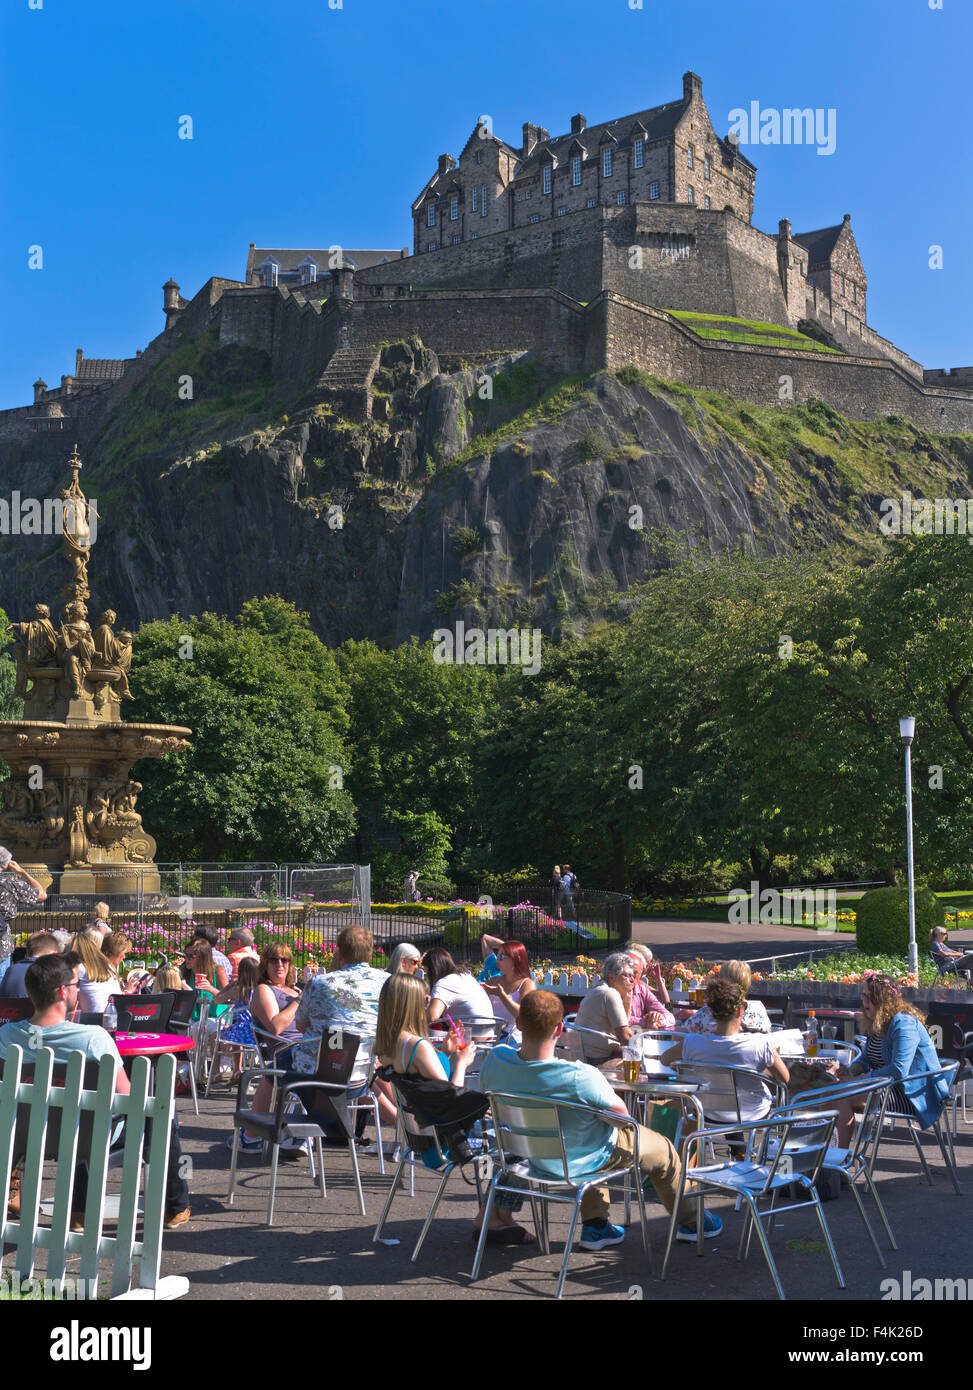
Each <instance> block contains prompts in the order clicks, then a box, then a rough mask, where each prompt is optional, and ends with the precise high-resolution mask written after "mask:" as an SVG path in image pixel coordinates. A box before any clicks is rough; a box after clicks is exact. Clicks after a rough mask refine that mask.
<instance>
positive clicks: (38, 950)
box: [0, 931, 59, 999]
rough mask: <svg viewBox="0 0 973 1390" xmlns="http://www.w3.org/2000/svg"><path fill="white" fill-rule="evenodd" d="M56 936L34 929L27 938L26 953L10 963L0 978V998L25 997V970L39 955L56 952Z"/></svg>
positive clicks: (48, 954) (51, 954) (49, 954)
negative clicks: (21, 958)
mask: <svg viewBox="0 0 973 1390" xmlns="http://www.w3.org/2000/svg"><path fill="white" fill-rule="evenodd" d="M58 949H59V948H58V944H57V938H56V937H54V936H52V935H51V933H50V932H47V931H35V932H34V934H33V936H29V937H28V938H27V955H26V957H25V958H24V959H23V960H20V961H18V962H17V964H16V965H12V966H11V967H10V969H9V970H8V971H7V973H6V975H4V977H3V979H2V980H0V999H26V998H27V986H26V985H25V984H24V977H25V976H26V974H27V971H28V970H29V969H30V967H31V966H32V965H33V964H34V961H35V960H39V959H40V957H41V956H53V955H56V954H57V952H58Z"/></svg>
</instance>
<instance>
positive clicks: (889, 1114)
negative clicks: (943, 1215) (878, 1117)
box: [885, 1061, 963, 1197]
mask: <svg viewBox="0 0 973 1390" xmlns="http://www.w3.org/2000/svg"><path fill="white" fill-rule="evenodd" d="M959 1069H960V1063H959V1062H958V1061H952V1062H949V1061H947V1062H943V1063H942V1064H941V1066H940V1067H939V1069H938V1072H936V1071H919V1072H913V1073H912V1074H911V1075H910V1076H909V1078H908V1079H909V1080H910V1081H924V1080H926V1079H927V1078H928V1077H930V1076H936V1075H939V1074H941V1075H943V1076H945V1077H946V1079H947V1081H948V1082H949V1085H950V1087H952V1085H953V1082H954V1081H955V1079H956V1075H957V1073H958V1072H959ZM947 1094H948V1093H947ZM947 1105H948V1100H947ZM944 1114H946V1106H944V1107H943V1110H942V1111H941V1112H940V1114H939V1115H937V1116H936V1121H935V1123H934V1124H933V1125H932V1127H931V1128H932V1131H933V1134H934V1135H935V1138H936V1142H937V1143H938V1144H939V1150H940V1153H941V1154H942V1156H943V1162H944V1163H945V1165H946V1172H947V1173H948V1174H949V1178H950V1181H951V1182H952V1184H953V1191H954V1192H955V1193H956V1195H957V1196H958V1197H961V1196H962V1195H963V1194H962V1192H961V1190H960V1185H959V1175H958V1173H957V1171H956V1154H955V1152H954V1150H953V1135H952V1131H951V1130H950V1127H949V1117H948V1115H947V1117H946V1123H945V1125H944V1124H943V1115H944ZM885 1119H886V1120H891V1121H892V1122H893V1126H892V1133H891V1134H890V1135H889V1136H888V1137H889V1138H890V1139H896V1138H897V1135H896V1134H895V1122H896V1121H898V1120H903V1121H904V1122H905V1126H906V1129H907V1130H908V1131H909V1136H910V1138H911V1139H912V1142H913V1144H915V1146H916V1153H917V1154H918V1155H919V1162H920V1163H921V1164H922V1171H923V1173H924V1174H925V1177H926V1181H927V1182H928V1183H929V1186H930V1187H932V1173H931V1172H930V1171H929V1164H928V1163H927V1162H926V1155H925V1153H924V1152H923V1148H922V1141H921V1139H920V1137H919V1136H920V1134H921V1133H922V1131H921V1130H920V1128H919V1117H918V1115H917V1114H916V1113H915V1111H914V1110H910V1111H909V1112H908V1113H906V1111H904V1110H890V1109H889V1108H888V1107H886V1110H885Z"/></svg>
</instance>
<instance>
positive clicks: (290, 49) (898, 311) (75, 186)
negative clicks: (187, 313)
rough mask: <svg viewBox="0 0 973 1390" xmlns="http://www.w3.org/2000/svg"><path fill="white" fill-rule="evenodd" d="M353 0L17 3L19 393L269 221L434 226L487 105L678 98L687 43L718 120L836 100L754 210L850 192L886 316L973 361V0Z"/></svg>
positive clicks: (232, 251)
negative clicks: (455, 159)
mask: <svg viewBox="0 0 973 1390" xmlns="http://www.w3.org/2000/svg"><path fill="white" fill-rule="evenodd" d="M336 2H337V0H330V3H329V0H273V3H270V4H268V3H266V2H265V0H264V2H263V3H259V4H258V3H255V0H125V2H124V3H122V0H85V3H83V4H82V3H80V0H42V5H43V8H41V9H30V8H29V7H28V6H29V3H30V0H7V2H6V4H5V6H4V10H3V15H2V18H0V62H2V65H3V78H4V80H3V83H2V84H0V115H2V121H3V132H4V139H3V141H2V145H0V151H2V153H0V169H2V173H0V179H2V184H0V188H2V194H3V196H2V201H0V238H2V245H3V255H2V257H0V288H2V296H3V298H2V302H3V304H4V308H5V315H4V320H5V322H4V327H5V331H4V333H3V334H2V341H0V406H9V405H19V404H24V403H26V402H28V401H29V400H30V399H31V389H30V388H31V383H32V382H33V381H34V379H35V378H36V377H37V376H38V375H42V376H43V377H44V379H45V380H46V381H47V382H48V384H49V385H56V384H58V383H59V381H60V376H61V374H62V373H64V372H70V371H72V370H73V366H74V351H75V348H77V347H82V348H83V349H84V351H85V354H86V355H87V356H89V357H128V356H132V355H133V354H134V352H135V349H136V348H138V347H142V346H144V345H145V343H146V342H148V341H149V340H150V339H151V338H152V337H154V336H155V335H156V334H157V333H158V332H160V331H161V329H162V326H163V322H164V320H163V315H162V290H161V286H162V284H163V282H164V281H165V280H166V279H168V277H169V276H170V274H171V275H173V276H174V277H175V278H176V280H177V281H178V282H179V284H180V286H181V287H182V292H183V294H184V295H185V296H187V297H190V296H192V295H193V294H195V293H196V291H197V290H198V289H199V287H200V286H201V285H202V284H203V282H204V281H205V280H206V279H207V278H208V277H209V276H210V275H225V276H229V277H232V278H242V276H243V272H244V266H245V261H246V253H247V246H248V243H249V242H250V241H255V242H256V243H257V245H258V246H259V245H271V246H274V245H276V246H288V245H294V246H326V245H330V244H331V243H334V242H337V243H340V244H342V245H345V246H351V247H368V246H383V247H399V246H405V245H410V244H411V227H410V221H409V205H410V203H411V201H412V199H413V198H414V197H415V195H416V194H417V192H418V191H419V189H420V188H421V187H422V185H423V184H424V183H425V181H426V179H427V178H428V177H429V175H430V173H431V172H432V170H433V169H434V167H435V162H436V157H437V155H438V154H439V153H440V152H443V151H446V150H448V151H450V152H451V153H453V154H458V153H459V150H460V148H461V146H462V145H463V143H464V142H465V139H466V137H467V136H468V134H469V132H470V130H471V128H472V127H473V125H474V124H475V122H476V119H477V117H478V116H480V115H481V114H484V113H485V114H489V115H490V116H491V117H492V118H493V123H494V128H495V130H496V131H497V133H498V134H499V135H501V136H503V137H504V138H505V139H507V140H509V141H510V143H512V144H515V145H519V143H520V130H521V126H522V124H523V122H524V121H525V120H531V121H534V122H536V123H537V124H540V125H544V126H546V127H547V128H548V129H549V130H550V131H551V133H552V135H553V134H557V133H561V132H563V131H564V130H566V129H567V128H568V127H569V123H570V118H571V116H572V115H573V114H574V112H576V111H583V112H584V113H585V115H586V116H587V117H588V120H589V122H595V121H599V120H605V119H608V118H610V117H612V116H620V115H624V114H626V113H627V112H630V111H635V110H639V109H641V108H644V107H646V106H652V105H656V104H659V103H662V102H664V101H671V100H675V99H677V98H679V97H680V96H681V92H682V74H683V72H685V71H686V70H687V69H690V68H691V69H693V70H694V71H695V72H698V73H699V74H700V76H701V77H702V79H703V95H704V98H705V100H706V103H707V106H708V108H709V112H710V116H711V118H712V120H713V123H714V125H715V126H716V128H717V130H718V131H719V133H720V134H725V133H726V131H727V129H728V126H729V113H730V111H731V110H732V109H733V108H735V107H745V108H749V105H750V103H751V102H752V101H754V100H756V101H758V102H759V103H760V105H761V107H762V108H765V107H785V106H790V107H807V106H811V107H814V108H818V107H821V108H825V109H827V108H834V109H835V111H836V113H837V114H836V132H837V145H836V150H835V153H834V154H833V155H830V156H821V155H818V154H817V153H816V151H815V150H814V149H813V148H809V147H798V146H791V147H783V146H780V147H775V146H759V147H757V148H752V147H751V148H747V147H745V153H747V154H748V156H749V157H750V158H751V159H753V161H754V163H755V164H756V165H757V168H758V175H757V203H756V208H755V213H754V222H755V224H756V225H757V226H759V227H761V228H763V229H764V230H765V231H775V230H776V227H777V222H778V219H779V218H780V217H783V216H788V217H790V219H791V221H792V223H793V226H794V229H795V230H796V231H803V230H809V229H812V228H816V227H822V226H829V225H832V224H834V223H836V222H840V220H841V217H842V215H843V214H844V213H846V212H850V213H851V215H852V225H853V228H854V231H855V234H856V237H857V238H858V243H859V247H860V250H861V252H862V257H863V259H864V262H865V268H866V272H867V274H868V278H869V320H870V322H871V323H872V325H873V327H874V328H876V329H877V331H878V332H880V333H883V334H885V336H887V337H889V338H891V339H892V340H893V341H894V342H896V343H897V344H898V345H899V346H900V347H902V348H904V349H905V350H906V351H907V352H909V353H911V354H912V355H913V356H914V357H917V358H918V359H919V360H920V361H921V362H923V363H924V364H925V365H926V366H931V367H937V366H965V365H969V364H971V363H973V275H971V273H970V265H969V261H968V256H969V251H968V246H969V231H968V229H969V225H970V217H971V213H973V192H971V185H970V180H969V174H968V169H967V151H968V149H969V132H970V130H971V129H973V99H971V87H973V82H971V80H970V77H969V74H968V71H967V64H968V60H969V55H970V54H971V53H973V4H971V3H970V0H941V4H942V9H931V8H930V0H815V3H814V4H813V5H810V6H806V5H792V6H781V5H778V4H773V3H770V2H769V0H734V3H732V4H727V3H726V0H679V3H678V4H674V3H667V4H661V3H659V0H643V4H644V8H642V9H641V10H639V9H633V8H631V6H632V4H634V3H636V0H584V2H582V0H556V2H555V0H531V3H529V4H523V3H514V0H479V3H477V4H463V3H461V0H424V3H421V4H418V3H415V0H412V3H408V4H405V3H401V2H400V0H342V8H341V9H332V8H330V4H334V3H336ZM33 3H34V4H37V3H39V0H33ZM932 3H934V4H936V3H940V0H932ZM183 115H190V116H192V118H193V126H194V138H193V139H192V140H191V141H188V140H180V139H178V138H177V130H178V122H179V118H180V117H181V116H183ZM34 245H40V246H41V247H42V248H43V258H44V265H43V269H40V270H30V269H28V248H29V247H30V246H34ZM931 245H939V246H942V248H943V261H944V264H943V269H942V270H931V269H930V268H929V247H930V246H931Z"/></svg>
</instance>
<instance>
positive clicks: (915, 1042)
mask: <svg viewBox="0 0 973 1390" xmlns="http://www.w3.org/2000/svg"><path fill="white" fill-rule="evenodd" d="M862 1013H863V1014H864V1015H865V1018H866V1020H867V1022H868V1044H867V1047H866V1049H865V1056H864V1062H865V1065H866V1067H867V1068H868V1077H869V1079H870V1080H873V1079H875V1078H877V1077H881V1076H889V1077H891V1078H892V1080H893V1081H894V1082H895V1085H894V1086H893V1087H892V1088H891V1090H890V1091H889V1109H890V1110H896V1111H901V1112H903V1113H904V1114H910V1113H914V1114H915V1115H916V1116H917V1117H918V1120H919V1127H920V1128H921V1129H928V1128H929V1127H930V1126H931V1125H934V1124H935V1123H936V1120H937V1119H938V1118H939V1116H940V1114H941V1113H942V1109H943V1106H944V1105H945V1104H946V1100H947V1097H948V1096H949V1081H948V1080H947V1078H946V1077H945V1076H943V1075H942V1074H941V1073H940V1070H939V1068H940V1059H939V1057H938V1056H937V1054H936V1049H935V1047H933V1043H932V1039H931V1038H930V1036H929V1033H928V1032H927V1030H926V1020H925V1018H924V1016H923V1015H922V1014H921V1013H920V1012H919V1010H918V1009H916V1008H915V1007H914V1006H913V1005H912V1004H909V1003H908V1002H907V1001H906V1000H905V999H903V998H902V994H901V991H900V990H899V988H898V986H897V985H896V984H895V983H894V981H892V980H890V979H889V978H888V977H887V976H885V975H877V974H867V975H865V977H864V978H863V980H862ZM922 1072H934V1073H935V1075H933V1076H926V1077H922V1076H921V1075H920V1073H922Z"/></svg>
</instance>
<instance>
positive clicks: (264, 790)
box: [126, 614, 354, 861]
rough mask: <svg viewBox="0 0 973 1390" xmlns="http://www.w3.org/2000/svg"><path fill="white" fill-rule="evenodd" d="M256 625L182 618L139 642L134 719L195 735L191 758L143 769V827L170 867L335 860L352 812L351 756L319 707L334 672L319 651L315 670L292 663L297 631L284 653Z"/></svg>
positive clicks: (276, 637) (273, 636)
mask: <svg viewBox="0 0 973 1390" xmlns="http://www.w3.org/2000/svg"><path fill="white" fill-rule="evenodd" d="M279 616H280V615H279ZM248 618H249V619H250V620H249V621H243V622H241V623H240V624H236V623H233V622H231V621H228V620H226V619H221V618H217V617H214V616H213V615H212V614H204V615H203V616H202V617H199V618H193V619H190V620H188V621H186V620H183V619H181V618H179V617H175V618H171V619H170V620H169V621H168V622H157V623H149V624H147V625H146V626H144V627H143V628H142V629H141V630H140V632H139V634H138V637H137V639H136V643H135V659H134V661H133V671H132V693H133V695H134V697H135V703H134V705H132V706H130V707H129V708H128V710H127V711H126V713H127V715H128V717H129V718H130V719H140V720H143V721H146V722H159V723H169V724H177V725H184V726H188V727H189V728H191V729H192V744H191V747H190V748H189V749H188V750H187V751H186V752H185V753H181V754H178V755H170V756H169V757H167V758H164V759H161V760H159V761H157V762H149V761H145V762H143V763H141V764H139V765H138V769H137V771H138V776H139V777H140V779H141V780H142V781H143V783H144V786H145V790H144V792H143V794H142V798H141V803H140V804H141V809H142V810H143V811H144V814H145V821H146V824H147V825H148V826H149V827H150V828H151V829H152V831H153V833H154V834H156V835H157V836H158V837H159V839H160V841H161V845H162V850H161V853H162V855H163V857H170V858H175V859H182V858H185V859H212V860H236V859H265V858H268V859H280V860H296V861H301V860H318V859H330V858H334V857H336V856H337V855H338V853H339V851H340V850H341V849H342V847H343V845H344V844H345V842H346V841H347V839H348V837H349V835H350V834H351V832H352V830H353V826H354V811H353V804H352V800H351V797H350V795H349V793H348V791H347V789H345V788H344V786H343V782H344V778H345V775H346V774H347V772H348V768H349V757H348V752H347V748H346V746H345V744H344V743H343V741H342V739H341V737H340V735H339V733H338V732H337V731H336V729H335V727H334V720H333V719H332V717H331V716H330V714H328V713H326V712H325V711H324V710H323V709H322V708H320V703H325V702H326V701H325V696H324V693H323V691H322V689H320V688H319V685H318V682H319V681H322V680H324V671H325V670H326V665H327V664H326V663H324V662H321V661H320V660H319V659H318V657H317V654H316V652H315V649H314V647H313V644H312V645H310V646H309V648H308V650H309V652H310V654H311V656H310V658H309V659H310V660H311V661H312V665H313V669H310V670H309V669H307V668H306V667H302V666H300V665H295V664H292V663H294V662H295V661H296V660H297V657H296V653H297V652H298V651H299V650H300V647H301V643H300V641H298V640H297V634H296V629H295V631H294V632H292V640H290V641H289V642H288V643H285V644H282V643H281V640H280V633H279V632H263V631H259V630H258V628H257V624H256V623H254V622H253V621H252V614H251V615H248ZM312 636H313V634H312ZM187 638H188V639H189V642H188V643H187V640H186V639H187ZM314 640H315V641H316V640H317V639H314ZM339 690H340V687H337V689H336V692H335V695H334V699H335V700H336V701H338V702H339V703H340V697H339V693H338V691H339ZM341 722H343V721H341Z"/></svg>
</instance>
